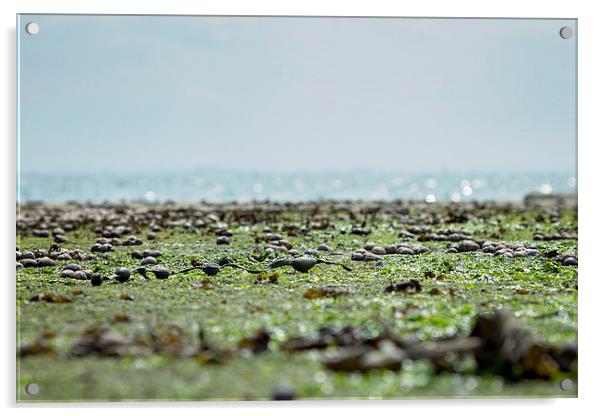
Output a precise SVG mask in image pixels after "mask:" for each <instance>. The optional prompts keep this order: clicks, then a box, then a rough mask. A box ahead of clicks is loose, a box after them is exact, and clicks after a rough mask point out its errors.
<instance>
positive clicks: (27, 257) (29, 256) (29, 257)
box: [20, 251, 36, 260]
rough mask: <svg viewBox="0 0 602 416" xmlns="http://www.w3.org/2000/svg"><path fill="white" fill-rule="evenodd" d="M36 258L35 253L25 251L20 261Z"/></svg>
mask: <svg viewBox="0 0 602 416" xmlns="http://www.w3.org/2000/svg"><path fill="white" fill-rule="evenodd" d="M35 257H36V256H35V255H34V254H33V252H31V251H24V252H23V253H21V257H20V260H24V259H35Z"/></svg>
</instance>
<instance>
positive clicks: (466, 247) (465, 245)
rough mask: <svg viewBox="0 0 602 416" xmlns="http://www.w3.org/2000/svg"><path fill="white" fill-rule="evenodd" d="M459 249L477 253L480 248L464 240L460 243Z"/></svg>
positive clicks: (472, 242)
mask: <svg viewBox="0 0 602 416" xmlns="http://www.w3.org/2000/svg"><path fill="white" fill-rule="evenodd" d="M460 248H461V249H462V251H477V250H478V249H480V248H481V247H480V246H479V245H478V244H477V243H475V242H474V241H471V240H464V241H462V243H460Z"/></svg>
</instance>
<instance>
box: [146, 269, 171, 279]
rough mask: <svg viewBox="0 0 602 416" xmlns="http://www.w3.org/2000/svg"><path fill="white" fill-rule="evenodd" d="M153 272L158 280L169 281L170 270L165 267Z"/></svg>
mask: <svg viewBox="0 0 602 416" xmlns="http://www.w3.org/2000/svg"><path fill="white" fill-rule="evenodd" d="M151 272H152V273H153V274H154V275H155V277H156V278H157V279H161V280H163V279H167V278H168V277H169V275H170V272H169V270H167V269H166V268H165V267H159V268H158V269H155V270H151Z"/></svg>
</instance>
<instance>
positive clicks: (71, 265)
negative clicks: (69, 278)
mask: <svg viewBox="0 0 602 416" xmlns="http://www.w3.org/2000/svg"><path fill="white" fill-rule="evenodd" d="M63 269H64V270H71V271H74V272H76V271H78V270H81V269H82V268H81V267H80V266H79V264H75V263H69V264H68V265H66V266H65V267H63Z"/></svg>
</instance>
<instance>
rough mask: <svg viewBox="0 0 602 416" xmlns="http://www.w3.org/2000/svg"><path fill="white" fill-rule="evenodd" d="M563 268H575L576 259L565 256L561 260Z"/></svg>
mask: <svg viewBox="0 0 602 416" xmlns="http://www.w3.org/2000/svg"><path fill="white" fill-rule="evenodd" d="M562 265H563V266H577V259H576V258H575V257H572V256H567V257H565V258H563V259H562Z"/></svg>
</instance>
